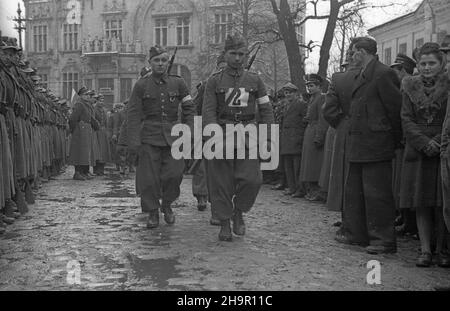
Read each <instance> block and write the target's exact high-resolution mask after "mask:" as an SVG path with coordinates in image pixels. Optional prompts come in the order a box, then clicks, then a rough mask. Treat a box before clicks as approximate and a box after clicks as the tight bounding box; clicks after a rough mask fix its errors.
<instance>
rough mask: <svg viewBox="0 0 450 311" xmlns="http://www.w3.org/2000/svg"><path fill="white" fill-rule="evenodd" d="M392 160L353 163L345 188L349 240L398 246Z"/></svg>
mask: <svg viewBox="0 0 450 311" xmlns="http://www.w3.org/2000/svg"><path fill="white" fill-rule="evenodd" d="M394 222H395V202H394V196H393V194H392V161H384V162H376V163H350V164H349V170H348V172H347V176H346V180H345V188H344V210H343V227H344V233H345V234H346V236H347V237H348V239H349V240H351V241H353V242H356V243H361V244H366V245H383V246H387V247H395V246H396V236H395V226H394Z"/></svg>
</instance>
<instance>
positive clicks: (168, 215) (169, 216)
mask: <svg viewBox="0 0 450 311" xmlns="http://www.w3.org/2000/svg"><path fill="white" fill-rule="evenodd" d="M162 212H163V214H164V220H165V222H166V223H167V224H168V225H173V224H174V223H175V214H174V213H173V211H172V208H171V207H170V205H169V206H167V205H166V206H163V208H162Z"/></svg>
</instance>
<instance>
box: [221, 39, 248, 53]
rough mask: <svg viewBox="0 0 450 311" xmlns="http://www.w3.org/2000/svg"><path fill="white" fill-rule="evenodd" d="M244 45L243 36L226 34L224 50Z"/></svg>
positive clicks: (236, 48) (245, 44)
mask: <svg viewBox="0 0 450 311" xmlns="http://www.w3.org/2000/svg"><path fill="white" fill-rule="evenodd" d="M246 47H247V43H246V42H245V40H244V38H242V37H241V36H239V35H234V36H230V35H228V37H227V39H226V40H225V51H229V50H239V49H241V48H246Z"/></svg>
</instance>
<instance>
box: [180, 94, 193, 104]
mask: <svg viewBox="0 0 450 311" xmlns="http://www.w3.org/2000/svg"><path fill="white" fill-rule="evenodd" d="M189 100H192V97H191V95H188V96H186V97H185V98H183V100H182V101H181V103H182V104H184V103H185V102H187V101H189Z"/></svg>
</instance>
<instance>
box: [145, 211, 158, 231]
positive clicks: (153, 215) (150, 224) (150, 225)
mask: <svg viewBox="0 0 450 311" xmlns="http://www.w3.org/2000/svg"><path fill="white" fill-rule="evenodd" d="M158 226H159V211H158V210H154V211H151V212H150V213H149V214H148V220H147V229H155V228H158Z"/></svg>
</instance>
